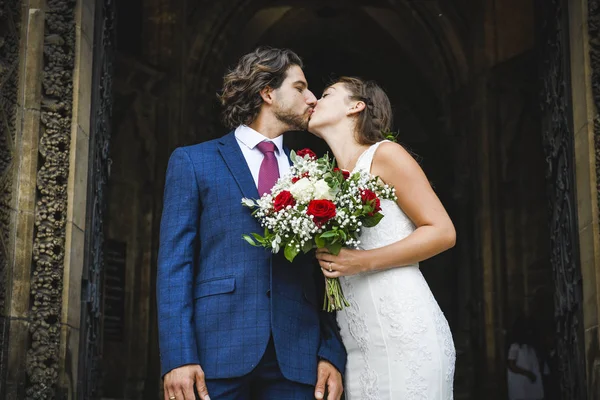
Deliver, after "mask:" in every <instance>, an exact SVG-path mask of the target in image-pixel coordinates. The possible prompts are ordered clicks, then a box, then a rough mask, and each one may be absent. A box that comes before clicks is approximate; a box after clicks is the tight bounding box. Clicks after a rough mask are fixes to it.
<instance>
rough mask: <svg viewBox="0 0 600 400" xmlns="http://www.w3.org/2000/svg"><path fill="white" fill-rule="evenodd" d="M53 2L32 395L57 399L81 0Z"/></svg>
mask: <svg viewBox="0 0 600 400" xmlns="http://www.w3.org/2000/svg"><path fill="white" fill-rule="evenodd" d="M47 4H48V8H47V11H46V40H45V46H44V56H45V57H44V66H43V76H42V96H43V99H42V115H41V123H42V126H41V135H40V146H39V159H40V162H39V165H38V167H39V170H38V179H37V191H38V196H37V202H36V212H35V228H36V229H35V237H34V251H33V254H34V256H33V261H34V264H33V275H32V278H31V297H32V302H31V310H30V320H31V327H30V334H31V341H30V343H31V344H30V348H29V350H28V353H27V378H28V387H27V399H53V398H54V397H55V395H56V393H55V391H56V384H57V379H58V373H59V371H58V361H59V360H58V356H59V347H60V333H61V321H60V319H61V318H60V317H61V299H62V281H63V263H64V252H65V247H64V241H65V223H66V207H67V178H68V171H69V144H70V136H71V110H72V94H73V93H72V92H73V83H72V80H73V54H74V48H75V34H74V29H75V21H74V6H75V1H74V0H49V1H48V2H47Z"/></svg>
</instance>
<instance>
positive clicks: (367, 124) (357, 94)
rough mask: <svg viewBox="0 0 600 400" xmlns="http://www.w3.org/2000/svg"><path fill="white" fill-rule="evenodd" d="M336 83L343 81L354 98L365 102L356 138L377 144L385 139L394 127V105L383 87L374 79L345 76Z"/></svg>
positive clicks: (357, 122)
mask: <svg viewBox="0 0 600 400" xmlns="http://www.w3.org/2000/svg"><path fill="white" fill-rule="evenodd" d="M335 83H342V84H343V85H344V87H345V88H346V89H347V90H348V91H349V92H350V98H351V99H352V100H357V101H362V102H364V103H365V109H364V110H363V111H362V112H360V113H359V114H358V116H357V120H356V140H357V141H358V143H360V144H365V145H368V144H375V143H377V142H379V141H381V140H383V139H385V134H386V133H387V132H389V131H390V129H391V127H392V117H393V114H392V105H391V104H390V99H389V98H388V96H387V94H385V92H384V91H383V89H382V88H381V87H380V86H379V85H378V84H377V83H375V82H374V81H365V80H363V79H361V78H356V77H348V76H343V77H341V78H339V79H336V80H335V82H334V84H335Z"/></svg>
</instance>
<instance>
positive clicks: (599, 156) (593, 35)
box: [588, 0, 600, 207]
mask: <svg viewBox="0 0 600 400" xmlns="http://www.w3.org/2000/svg"><path fill="white" fill-rule="evenodd" d="M588 29H589V35H590V41H589V45H590V61H591V64H592V65H591V66H592V94H593V97H594V103H595V106H596V115H595V117H594V147H595V151H596V182H597V186H596V189H597V190H598V207H600V116H599V115H598V112H599V111H600V42H599V41H598V39H599V38H600V1H599V0H588Z"/></svg>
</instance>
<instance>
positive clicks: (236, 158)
mask: <svg viewBox="0 0 600 400" xmlns="http://www.w3.org/2000/svg"><path fill="white" fill-rule="evenodd" d="M218 149H219V153H221V157H223V160H225V164H227V168H228V169H229V172H230V173H231V175H232V176H233V178H234V179H235V181H236V183H237V184H238V186H239V187H240V190H241V191H242V194H243V195H244V197H247V198H250V199H258V198H259V197H260V196H259V195H258V189H257V188H256V184H255V183H254V178H252V173H251V172H250V168H249V167H248V163H247V162H246V159H245V158H244V154H243V153H242V149H240V146H239V145H238V143H237V140H236V139H235V134H234V131H233V132H230V133H229V134H227V135H225V136H223V137H222V138H221V140H220V141H219V147H218ZM240 201H241V199H240Z"/></svg>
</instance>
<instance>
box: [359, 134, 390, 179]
mask: <svg viewBox="0 0 600 400" xmlns="http://www.w3.org/2000/svg"><path fill="white" fill-rule="evenodd" d="M384 142H389V140H382V141H381V142H377V143H375V144H374V145H371V147H369V148H368V149H367V150H365V152H364V153H362V154H361V155H360V157H358V160H357V161H356V167H354V169H355V170H356V171H367V172H369V173H370V172H371V164H373V157H374V156H375V152H376V151H377V148H378V147H379V145H380V144H381V143H384Z"/></svg>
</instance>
